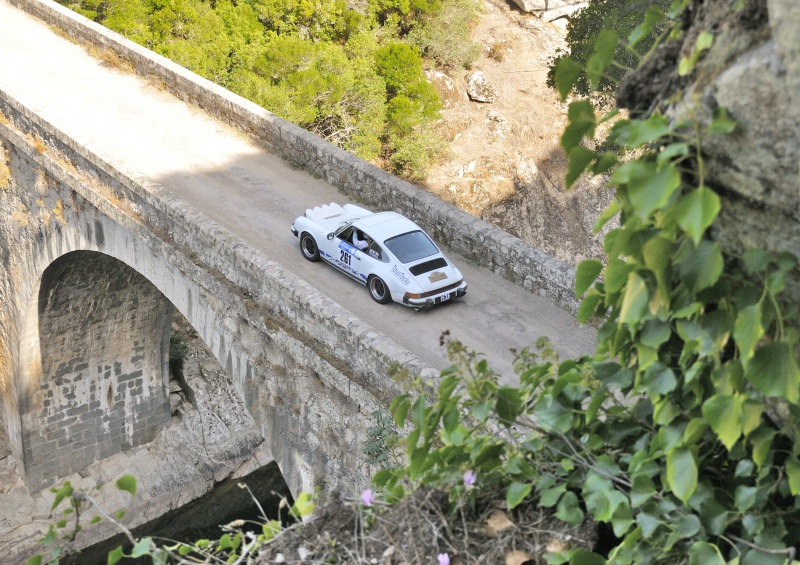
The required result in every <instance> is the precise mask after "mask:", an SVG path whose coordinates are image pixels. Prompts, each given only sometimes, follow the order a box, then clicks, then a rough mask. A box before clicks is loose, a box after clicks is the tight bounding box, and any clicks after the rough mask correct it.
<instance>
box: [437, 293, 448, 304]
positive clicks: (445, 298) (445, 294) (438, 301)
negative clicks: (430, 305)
mask: <svg viewBox="0 0 800 565" xmlns="http://www.w3.org/2000/svg"><path fill="white" fill-rule="evenodd" d="M451 294H452V293H450V292H445V293H444V294H443V295H441V296H440V297H438V298H437V299H436V304H439V303H441V302H444V301H445V300H450V296H451Z"/></svg>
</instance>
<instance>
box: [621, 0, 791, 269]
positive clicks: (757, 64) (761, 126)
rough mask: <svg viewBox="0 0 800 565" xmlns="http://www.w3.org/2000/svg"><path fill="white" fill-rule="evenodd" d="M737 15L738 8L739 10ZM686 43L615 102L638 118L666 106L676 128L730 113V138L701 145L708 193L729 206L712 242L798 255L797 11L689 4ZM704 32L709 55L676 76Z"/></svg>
mask: <svg viewBox="0 0 800 565" xmlns="http://www.w3.org/2000/svg"><path fill="white" fill-rule="evenodd" d="M737 8H738V9H737ZM682 23H683V26H684V29H685V34H684V36H683V38H682V39H681V40H680V41H677V40H676V41H671V42H668V43H665V44H664V45H662V46H661V47H660V48H659V50H658V51H657V52H656V53H655V54H654V56H653V57H652V58H651V59H650V60H649V61H648V62H647V63H646V64H645V65H643V66H642V67H641V68H640V69H639V70H638V71H637V72H635V73H633V74H632V75H630V76H629V77H628V78H627V79H626V81H625V83H624V84H623V85H622V88H621V89H620V91H619V94H618V104H619V105H621V106H623V107H626V108H629V109H631V110H632V111H644V110H646V109H648V108H651V107H656V106H658V105H661V106H662V107H663V108H664V109H665V111H666V112H667V114H668V115H670V116H672V117H675V118H676V119H684V118H690V119H694V120H697V121H698V122H699V123H701V124H702V123H707V122H708V121H709V120H710V118H711V116H712V113H713V111H714V110H715V109H716V108H718V107H724V108H726V109H727V111H728V113H729V114H730V115H731V116H732V117H733V118H734V119H735V120H736V121H737V122H738V126H737V127H736V130H735V131H734V132H733V134H731V135H724V136H723V135H706V136H703V137H702V138H701V139H700V143H701V144H702V145H701V146H702V148H703V156H704V161H705V166H706V168H707V171H706V181H705V182H706V184H707V185H708V186H710V187H712V188H713V189H714V190H716V191H717V193H718V194H719V195H720V196H721V197H722V200H723V205H722V211H721V213H720V215H719V218H718V219H717V221H716V223H715V225H714V228H713V233H714V237H715V238H716V239H717V240H718V241H720V242H721V243H722V244H723V245H725V246H727V247H728V248H730V249H731V250H733V251H739V250H742V249H745V248H747V247H761V248H766V249H770V250H773V251H789V252H792V253H795V254H797V250H798V249H800V221H798V220H800V182H799V180H800V179H799V178H798V162H800V33H799V32H798V30H800V3H798V2H797V0H746V1H743V2H738V3H737V2H731V1H730V0H705V1H704V0H692V1H691V2H690V5H689V7H688V9H687V10H686V12H685V13H684V15H683V22H682ZM703 31H706V32H709V33H711V34H712V35H713V36H714V42H713V45H712V47H711V48H710V49H709V50H708V51H707V52H705V53H704V55H703V58H702V59H701V60H700V62H699V63H698V64H697V66H696V67H695V68H694V70H693V71H692V72H691V73H690V74H688V75H687V76H679V73H678V66H679V63H680V60H681V58H682V57H686V56H689V55H690V53H691V52H692V50H693V49H694V46H695V43H696V40H697V37H698V36H699V34H700V33H701V32H703Z"/></svg>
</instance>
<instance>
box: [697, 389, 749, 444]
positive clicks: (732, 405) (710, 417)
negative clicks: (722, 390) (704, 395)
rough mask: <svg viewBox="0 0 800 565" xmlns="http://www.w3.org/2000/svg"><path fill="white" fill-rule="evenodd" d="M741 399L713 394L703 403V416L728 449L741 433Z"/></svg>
mask: <svg viewBox="0 0 800 565" xmlns="http://www.w3.org/2000/svg"><path fill="white" fill-rule="evenodd" d="M742 401H743V398H742V397H739V396H731V395H728V394H715V395H714V396H712V397H710V398H709V399H707V400H706V401H705V402H704V403H703V416H704V417H705V419H706V420H707V421H708V424H709V425H710V426H711V429H712V430H714V433H715V434H717V437H718V438H719V440H720V441H721V442H722V444H723V445H724V446H725V447H726V448H727V449H728V451H730V450H731V448H732V447H733V446H734V444H735V443H736V442H737V441H739V438H740V437H741V435H742Z"/></svg>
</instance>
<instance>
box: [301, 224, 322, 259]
mask: <svg viewBox="0 0 800 565" xmlns="http://www.w3.org/2000/svg"><path fill="white" fill-rule="evenodd" d="M300 251H302V252H303V257H305V258H306V259H307V260H309V261H312V262H313V261H319V247H317V240H316V239H314V236H313V235H311V234H310V233H308V232H305V231H304V232H303V233H302V234H300Z"/></svg>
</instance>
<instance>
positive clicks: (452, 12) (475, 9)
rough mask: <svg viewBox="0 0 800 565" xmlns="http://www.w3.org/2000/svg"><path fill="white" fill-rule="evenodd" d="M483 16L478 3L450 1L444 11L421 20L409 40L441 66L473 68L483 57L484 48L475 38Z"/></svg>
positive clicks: (444, 6)
mask: <svg viewBox="0 0 800 565" xmlns="http://www.w3.org/2000/svg"><path fill="white" fill-rule="evenodd" d="M479 15H480V5H479V4H478V3H477V2H475V0H450V1H449V2H446V3H445V4H444V5H443V6H442V9H441V10H439V11H437V12H434V13H432V14H427V15H425V16H423V17H421V19H420V24H419V25H417V26H416V27H415V28H414V29H413V30H412V31H411V32H410V33H409V35H408V41H409V42H411V43H412V44H413V45H416V46H417V47H418V48H419V50H420V52H421V53H422V54H423V55H424V56H425V57H427V58H428V59H430V60H432V61H434V62H435V63H436V64H437V65H439V66H442V67H446V68H452V69H458V68H469V67H470V66H472V63H474V62H475V60H476V59H477V58H478V57H479V56H480V54H481V47H480V45H479V44H477V43H475V42H473V41H472V38H471V35H472V26H473V25H474V24H475V22H476V20H477V19H478V17H479Z"/></svg>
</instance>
